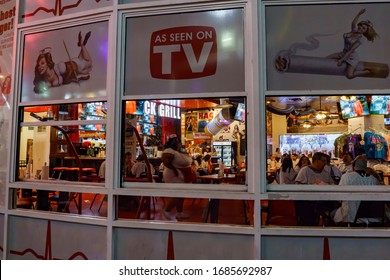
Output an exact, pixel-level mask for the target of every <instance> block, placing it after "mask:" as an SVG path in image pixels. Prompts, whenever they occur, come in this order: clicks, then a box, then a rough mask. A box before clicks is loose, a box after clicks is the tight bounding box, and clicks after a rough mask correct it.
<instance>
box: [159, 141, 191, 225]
mask: <svg viewBox="0 0 390 280" xmlns="http://www.w3.org/2000/svg"><path fill="white" fill-rule="evenodd" d="M164 148H165V149H164V150H163V152H162V162H163V164H164V171H163V180H164V183H168V184H171V183H192V178H191V177H192V176H191V174H192V168H191V164H192V158H191V157H190V155H189V154H188V153H187V152H186V151H185V150H183V149H182V146H181V143H180V140H179V139H178V137H177V135H176V134H172V135H170V136H169V138H168V141H167V143H166V144H165V146H164ZM183 205H184V198H179V197H172V198H169V200H168V202H167V204H166V205H165V208H164V209H163V215H164V217H165V218H166V219H168V220H172V219H173V218H172V215H171V211H172V210H173V209H174V208H176V218H177V219H187V218H189V216H188V215H187V214H185V213H184V212H183Z"/></svg>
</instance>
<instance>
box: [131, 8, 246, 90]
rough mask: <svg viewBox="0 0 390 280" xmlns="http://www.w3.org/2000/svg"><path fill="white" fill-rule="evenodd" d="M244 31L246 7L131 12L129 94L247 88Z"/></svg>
mask: <svg viewBox="0 0 390 280" xmlns="http://www.w3.org/2000/svg"><path fill="white" fill-rule="evenodd" d="M244 33H245V32H244V11H243V9H241V8H237V9H228V10H216V11H204V12H191V13H180V14H170V15H159V16H149V17H134V18H128V19H127V25H126V46H125V50H126V58H125V60H124V62H125V64H126V65H125V73H126V76H125V78H124V79H125V81H124V82H125V94H126V95H130V94H132V95H133V94H134V95H137V94H141V95H150V94H172V93H200V92H207V93H210V92H239V91H244V90H245V79H244V77H245V68H244V35H243V34H244ZM227 77H228V78H227Z"/></svg>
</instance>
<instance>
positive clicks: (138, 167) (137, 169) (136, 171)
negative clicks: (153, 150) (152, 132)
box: [131, 155, 155, 178]
mask: <svg viewBox="0 0 390 280" xmlns="http://www.w3.org/2000/svg"><path fill="white" fill-rule="evenodd" d="M149 165H150V171H151V173H152V175H153V174H154V173H155V170H154V167H153V165H152V164H150V163H149ZM131 173H132V175H133V176H134V177H136V178H147V177H148V169H147V166H146V162H145V156H144V155H139V156H138V157H137V161H136V163H135V164H134V165H133V167H132V168H131Z"/></svg>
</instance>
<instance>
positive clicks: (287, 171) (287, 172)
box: [279, 156, 297, 184]
mask: <svg viewBox="0 0 390 280" xmlns="http://www.w3.org/2000/svg"><path fill="white" fill-rule="evenodd" d="M296 176H297V172H296V171H295V170H294V168H293V161H292V159H291V157H290V156H284V157H283V159H282V166H281V168H280V174H279V180H280V182H279V183H280V184H295V177H296Z"/></svg>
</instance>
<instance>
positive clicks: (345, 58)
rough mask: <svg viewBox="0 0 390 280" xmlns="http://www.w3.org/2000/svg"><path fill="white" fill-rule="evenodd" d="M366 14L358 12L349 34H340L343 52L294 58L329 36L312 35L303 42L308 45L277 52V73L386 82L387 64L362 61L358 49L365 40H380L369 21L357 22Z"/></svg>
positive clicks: (295, 45)
mask: <svg viewBox="0 0 390 280" xmlns="http://www.w3.org/2000/svg"><path fill="white" fill-rule="evenodd" d="M365 12H366V9H361V10H360V11H359V12H358V13H357V15H356V16H355V17H354V18H353V20H352V23H351V30H350V31H349V32H347V33H344V34H343V38H344V48H343V50H342V51H341V52H337V53H334V54H331V55H328V56H326V57H314V56H303V55H297V51H298V50H306V51H314V50H315V49H317V48H318V47H319V46H320V42H319V40H318V39H317V38H318V37H324V36H330V35H331V34H312V35H310V36H308V37H307V38H306V40H307V42H308V43H294V44H292V45H291V47H290V48H289V50H283V51H280V52H279V53H278V54H277V55H276V58H275V60H274V66H275V68H276V70H277V71H278V72H290V73H306V74H322V75H339V76H341V75H344V76H345V77H347V78H348V79H353V78H356V77H367V78H387V77H388V75H389V66H388V64H386V63H378V62H367V61H361V60H360V59H359V56H358V52H357V50H358V48H359V47H361V45H362V44H363V43H364V42H365V41H366V40H367V41H370V42H374V39H375V38H377V37H379V36H378V34H377V32H376V31H375V29H374V26H373V24H372V23H371V22H370V21H369V20H362V21H359V17H360V16H361V15H362V14H364V13H365Z"/></svg>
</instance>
